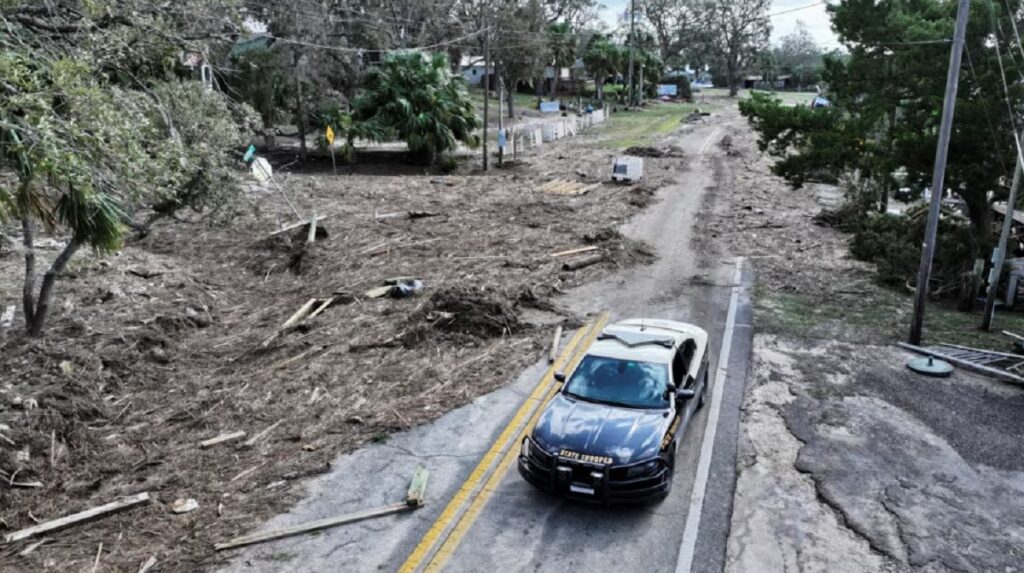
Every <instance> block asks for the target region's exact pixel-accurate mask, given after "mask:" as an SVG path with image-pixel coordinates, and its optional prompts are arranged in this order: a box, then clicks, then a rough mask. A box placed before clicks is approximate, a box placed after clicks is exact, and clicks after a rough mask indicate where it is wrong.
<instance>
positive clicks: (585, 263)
mask: <svg viewBox="0 0 1024 573" xmlns="http://www.w3.org/2000/svg"><path fill="white" fill-rule="evenodd" d="M603 260H604V255H593V256H590V257H585V258H582V259H579V260H576V261H569V262H567V263H565V264H563V265H562V270H563V271H575V270H578V269H582V268H583V267H589V266H590V265H596V264H597V263H600V262H601V261H603Z"/></svg>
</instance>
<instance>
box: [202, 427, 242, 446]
mask: <svg viewBox="0 0 1024 573" xmlns="http://www.w3.org/2000/svg"><path fill="white" fill-rule="evenodd" d="M244 437H245V432H244V431H242V430H239V431H237V432H231V433H230V434H221V435H219V436H217V437H215V438H210V439H209V440H203V441H201V442H199V447H200V448H208V447H210V446H216V445H217V444H223V443H224V442H230V441H232V440H237V439H239V438H244Z"/></svg>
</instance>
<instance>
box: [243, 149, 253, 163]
mask: <svg viewBox="0 0 1024 573" xmlns="http://www.w3.org/2000/svg"><path fill="white" fill-rule="evenodd" d="M253 157H256V146H255V145H250V146H249V149H247V150H246V151H245V155H244V156H243V157H242V161H244V162H246V163H249V162H250V161H252V158H253Z"/></svg>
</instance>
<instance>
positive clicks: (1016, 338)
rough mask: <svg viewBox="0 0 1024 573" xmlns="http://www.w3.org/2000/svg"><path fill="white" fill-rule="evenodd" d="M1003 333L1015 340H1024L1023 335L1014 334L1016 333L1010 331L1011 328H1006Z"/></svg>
mask: <svg viewBox="0 0 1024 573" xmlns="http://www.w3.org/2000/svg"><path fill="white" fill-rule="evenodd" d="M1003 334H1005V335H1006V336H1009V337H1010V338H1012V339H1014V340H1019V341H1021V342H1024V336H1021V335H1019V334H1014V333H1012V332H1010V331H1009V330H1004V331H1003Z"/></svg>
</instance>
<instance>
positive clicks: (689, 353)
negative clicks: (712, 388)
mask: <svg viewBox="0 0 1024 573" xmlns="http://www.w3.org/2000/svg"><path fill="white" fill-rule="evenodd" d="M693 351H694V347H693V341H692V340H687V341H686V342H684V343H683V344H680V345H679V348H677V349H676V353H675V355H674V356H673V357H672V383H673V384H675V385H676V388H686V389H688V390H694V391H695V392H696V391H699V390H700V388H698V387H697V386H696V384H695V381H694V379H693V377H692V376H689V371H690V364H689V361H690V360H692V359H693ZM696 407H697V397H696V396H695V397H693V398H691V399H689V400H686V401H683V402H677V403H676V410H677V412H676V415H678V416H679V417H680V420H679V432H680V433H682V431H683V430H684V429H685V428H686V424H687V423H689V421H690V416H692V415H693V412H694V410H695V409H696Z"/></svg>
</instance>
